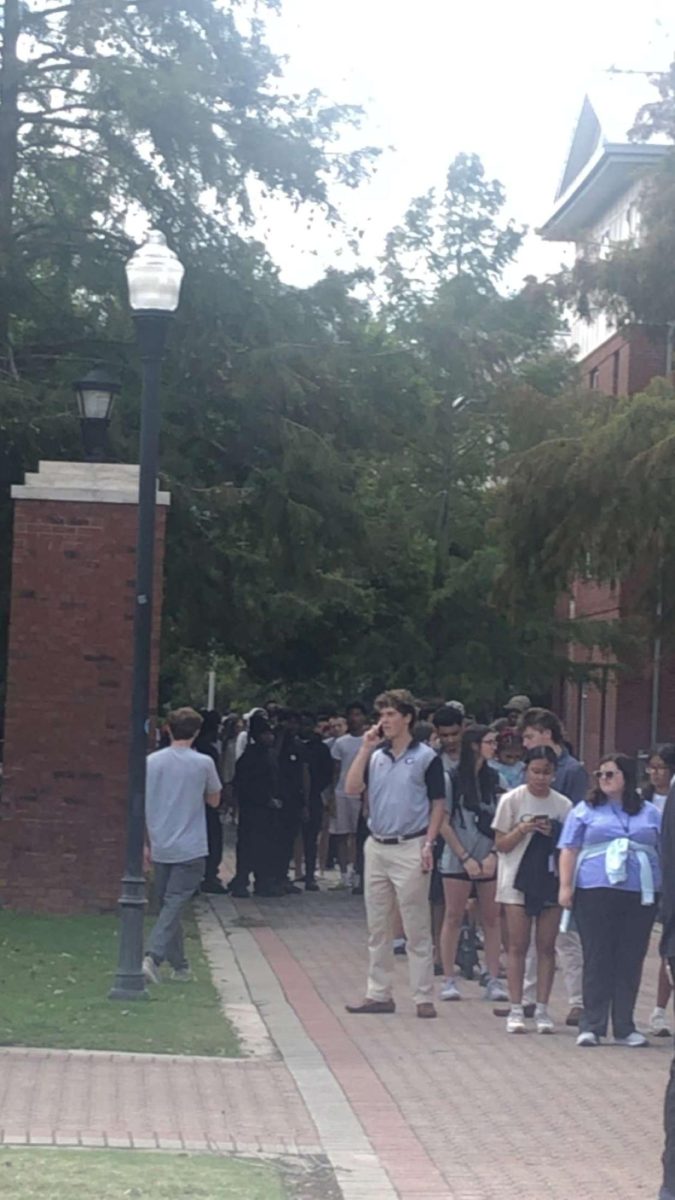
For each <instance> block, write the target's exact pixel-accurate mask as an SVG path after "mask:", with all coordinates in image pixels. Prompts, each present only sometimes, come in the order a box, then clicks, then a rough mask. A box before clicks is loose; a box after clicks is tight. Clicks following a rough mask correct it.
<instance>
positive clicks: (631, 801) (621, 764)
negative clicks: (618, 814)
mask: <svg viewBox="0 0 675 1200" xmlns="http://www.w3.org/2000/svg"><path fill="white" fill-rule="evenodd" d="M608 762H613V763H616V765H617V767H618V768H619V770H620V771H621V774H622V775H623V778H624V788H623V796H622V798H621V805H622V808H623V811H624V812H625V813H627V814H628V816H629V817H634V816H635V814H636V813H639V811H640V809H641V808H642V806H643V804H644V800H643V799H642V796H641V795H640V793H639V792H638V790H637V767H636V763H635V759H634V758H631V757H630V755H628V754H618V753H617V754H603V756H602V758H601V759H600V762H599V763H598V767H602V766H604V764H605V763H608ZM588 803H589V804H590V805H591V807H592V808H599V807H600V805H601V804H607V803H608V799H607V796H606V795H605V793H604V792H603V791H602V790H601V788H600V785H599V783H596V784H595V787H594V788H593V789H592V790H591V792H590V794H589V797H588Z"/></svg>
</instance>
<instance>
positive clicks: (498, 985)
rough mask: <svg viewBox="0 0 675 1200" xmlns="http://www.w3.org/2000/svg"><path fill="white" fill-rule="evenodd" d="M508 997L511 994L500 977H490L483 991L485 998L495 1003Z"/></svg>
mask: <svg viewBox="0 0 675 1200" xmlns="http://www.w3.org/2000/svg"><path fill="white" fill-rule="evenodd" d="M508 998H509V994H508V992H507V990H506V988H505V987H504V984H503V983H502V982H501V981H500V980H499V979H488V981H487V983H486V985H485V991H484V992H483V999H484V1000H489V1002H490V1004H495V1003H499V1002H500V1001H503V1000H508Z"/></svg>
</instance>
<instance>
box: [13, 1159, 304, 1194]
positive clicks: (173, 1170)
mask: <svg viewBox="0 0 675 1200" xmlns="http://www.w3.org/2000/svg"><path fill="white" fill-rule="evenodd" d="M285 1195H286V1193H285V1191H284V1188H283V1186H282V1183H281V1178H280V1176H279V1173H278V1171H277V1170H276V1168H275V1167H274V1166H273V1165H271V1164H269V1163H262V1162H261V1163H258V1162H250V1161H248V1160H240V1159H232V1158H216V1157H215V1156H214V1157H210V1156H208V1155H205V1154H202V1155H188V1154H161V1153H157V1154H146V1153H144V1152H143V1151H142V1150H74V1151H73V1150H56V1149H55V1150H31V1149H25V1150H24V1149H23V1148H21V1149H15V1150H9V1149H7V1148H4V1149H2V1150H0V1196H7V1197H8V1198H9V1197H11V1200H92V1197H95V1198H96V1200H120V1198H121V1197H124V1196H132V1197H133V1198H134V1200H284V1197H285Z"/></svg>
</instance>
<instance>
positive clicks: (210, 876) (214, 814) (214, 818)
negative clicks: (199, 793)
mask: <svg viewBox="0 0 675 1200" xmlns="http://www.w3.org/2000/svg"><path fill="white" fill-rule="evenodd" d="M206 836H207V839H208V845H209V852H208V855H207V858H206V873H205V875H204V882H205V883H213V882H214V881H215V880H217V878H218V867H219V866H220V860H221V858H222V857H223V827H222V825H221V823H220V812H219V810H218V809H217V808H211V805H210V804H207V805H206Z"/></svg>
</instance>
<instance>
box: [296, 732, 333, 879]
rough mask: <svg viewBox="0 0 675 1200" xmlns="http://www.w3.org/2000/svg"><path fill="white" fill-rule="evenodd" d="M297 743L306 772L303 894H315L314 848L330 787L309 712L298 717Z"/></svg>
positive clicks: (326, 760) (324, 753) (327, 759)
mask: <svg viewBox="0 0 675 1200" xmlns="http://www.w3.org/2000/svg"><path fill="white" fill-rule="evenodd" d="M300 741H301V743H302V747H303V751H304V756H305V763H306V764H307V767H308V770H309V796H308V799H307V804H306V806H305V808H303V810H302V839H303V846H304V852H305V891H306V892H318V891H319V890H320V889H319V885H318V883H317V882H316V878H315V875H316V848H317V840H318V837H319V834H320V832H321V826H322V823H323V814H324V797H325V794H326V793H327V791H328V790H329V789H330V788H332V786H333V759H332V758H331V755H330V750H329V749H328V746H327V745H326V743H325V742H324V741H323V739H322V737H321V734H320V732H319V730H318V729H317V719H316V717H315V715H314V713H312V712H303V713H301V714H300Z"/></svg>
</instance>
